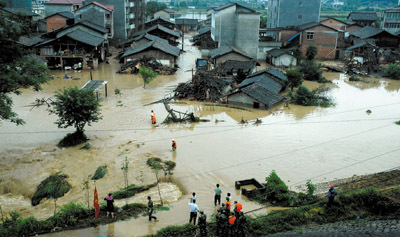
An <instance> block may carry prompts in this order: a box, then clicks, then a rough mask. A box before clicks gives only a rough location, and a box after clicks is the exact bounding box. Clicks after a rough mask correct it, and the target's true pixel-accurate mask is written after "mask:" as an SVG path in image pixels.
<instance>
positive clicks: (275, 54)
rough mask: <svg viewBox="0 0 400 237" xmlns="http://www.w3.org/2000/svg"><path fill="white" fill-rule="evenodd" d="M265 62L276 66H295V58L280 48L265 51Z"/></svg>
mask: <svg viewBox="0 0 400 237" xmlns="http://www.w3.org/2000/svg"><path fill="white" fill-rule="evenodd" d="M267 54H268V56H267V63H270V64H272V65H273V66H276V67H295V66H296V65H297V59H296V58H295V57H294V56H293V55H291V54H289V53H287V52H286V51H284V50H281V49H272V50H270V51H268V52H267Z"/></svg>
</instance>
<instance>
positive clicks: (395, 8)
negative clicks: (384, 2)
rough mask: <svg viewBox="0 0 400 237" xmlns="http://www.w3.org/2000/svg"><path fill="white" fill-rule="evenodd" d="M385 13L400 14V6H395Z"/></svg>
mask: <svg viewBox="0 0 400 237" xmlns="http://www.w3.org/2000/svg"><path fill="white" fill-rule="evenodd" d="M383 12H385V13H387V12H400V6H395V7H392V8H389V9H386V10H383Z"/></svg>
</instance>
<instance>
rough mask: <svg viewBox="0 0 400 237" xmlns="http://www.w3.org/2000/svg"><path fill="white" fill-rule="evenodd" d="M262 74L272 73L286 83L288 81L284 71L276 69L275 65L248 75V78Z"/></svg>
mask: <svg viewBox="0 0 400 237" xmlns="http://www.w3.org/2000/svg"><path fill="white" fill-rule="evenodd" d="M261 74H268V75H271V76H273V77H275V78H276V79H278V80H280V81H281V82H282V83H285V82H287V81H288V78H287V76H286V75H285V74H284V73H283V72H281V71H279V70H276V69H275V68H273V67H270V68H267V69H264V70H261V71H258V72H256V73H253V74H251V75H250V76H248V77H247V78H250V77H255V76H258V75H261Z"/></svg>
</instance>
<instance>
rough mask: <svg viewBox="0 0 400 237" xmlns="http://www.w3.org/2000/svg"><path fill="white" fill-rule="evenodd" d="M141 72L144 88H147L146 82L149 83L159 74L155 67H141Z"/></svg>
mask: <svg viewBox="0 0 400 237" xmlns="http://www.w3.org/2000/svg"><path fill="white" fill-rule="evenodd" d="M139 73H140V75H141V76H142V78H143V88H146V84H149V83H150V82H151V81H152V80H153V79H154V78H155V77H156V76H157V73H155V72H154V71H153V69H151V68H150V67H145V66H142V67H141V68H140V69H139Z"/></svg>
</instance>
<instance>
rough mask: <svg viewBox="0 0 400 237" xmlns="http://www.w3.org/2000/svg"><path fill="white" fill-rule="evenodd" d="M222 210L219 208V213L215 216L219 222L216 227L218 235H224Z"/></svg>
mask: <svg viewBox="0 0 400 237" xmlns="http://www.w3.org/2000/svg"><path fill="white" fill-rule="evenodd" d="M222 215H223V214H222V210H220V209H218V212H217V215H216V216H215V220H216V222H217V229H216V234H217V236H218V237H220V236H222V235H223V233H222V227H223V223H222V219H223V218H222Z"/></svg>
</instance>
